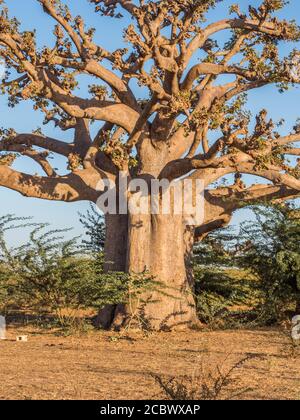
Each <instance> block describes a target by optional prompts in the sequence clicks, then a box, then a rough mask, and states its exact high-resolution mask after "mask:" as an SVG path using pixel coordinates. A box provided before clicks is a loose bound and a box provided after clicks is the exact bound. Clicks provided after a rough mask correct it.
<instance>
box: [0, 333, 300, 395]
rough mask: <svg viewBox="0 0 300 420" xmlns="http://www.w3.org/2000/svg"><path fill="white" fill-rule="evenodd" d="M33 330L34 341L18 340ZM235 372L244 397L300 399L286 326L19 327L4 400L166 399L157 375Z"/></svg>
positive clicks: (8, 359) (2, 379) (1, 387)
mask: <svg viewBox="0 0 300 420" xmlns="http://www.w3.org/2000/svg"><path fill="white" fill-rule="evenodd" d="M21 333H27V334H29V341H28V342H27V343H17V342H15V341H14V340H15V337H16V335H17V334H21ZM246 354H251V355H255V356H257V358H255V359H252V360H249V361H248V362H247V363H246V364H245V365H243V366H242V367H241V368H240V369H238V370H236V371H235V381H236V382H235V386H236V388H237V389H241V388H244V387H245V388H251V390H249V391H247V393H246V394H242V395H241V396H240V397H239V398H241V399H298V400H299V399H300V355H299V349H298V348H297V349H296V350H295V349H294V348H293V346H292V345H291V341H290V340H289V338H288V334H287V333H284V332H282V331H279V330H272V329H269V330H246V331H245V330H241V331H240V330H235V331H214V332H210V331H203V332H202V331H200V332H199V331H193V332H190V333H160V334H151V335H148V336H144V335H142V334H137V333H135V334H134V333H130V334H127V335H116V334H113V333H106V332H91V333H88V334H87V335H83V336H81V337H80V336H79V337H76V336H75V337H74V336H73V337H62V336H56V335H55V334H53V333H52V334H51V333H49V332H45V331H44V332H43V331H41V330H32V329H29V328H27V329H26V328H24V327H23V328H18V329H16V328H12V327H10V328H9V330H8V340H7V341H5V342H0V363H1V365H0V399H97V400H98V399H159V398H161V397H163V395H162V394H161V393H160V392H161V391H160V389H159V387H158V385H157V384H156V383H155V381H154V379H153V377H152V376H151V373H154V374H159V375H166V376H167V377H172V376H176V377H180V376H182V375H197V372H198V369H199V368H200V366H203V367H204V368H205V369H210V368H211V367H215V366H216V365H219V366H220V367H221V368H222V369H225V370H226V369H227V368H228V367H230V366H231V365H232V364H233V363H235V362H237V361H238V360H240V359H242V358H243V357H244V356H245V355H246Z"/></svg>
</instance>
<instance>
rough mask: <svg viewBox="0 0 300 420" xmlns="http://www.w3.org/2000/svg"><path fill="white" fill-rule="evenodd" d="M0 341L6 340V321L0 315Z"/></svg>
mask: <svg viewBox="0 0 300 420" xmlns="http://www.w3.org/2000/svg"><path fill="white" fill-rule="evenodd" d="M0 340H6V321H5V317H4V316H1V315H0Z"/></svg>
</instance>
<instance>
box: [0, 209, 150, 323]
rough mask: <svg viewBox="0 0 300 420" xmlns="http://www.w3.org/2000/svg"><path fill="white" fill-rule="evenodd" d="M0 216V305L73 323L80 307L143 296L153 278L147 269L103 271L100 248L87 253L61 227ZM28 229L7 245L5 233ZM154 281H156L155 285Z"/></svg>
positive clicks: (127, 301) (86, 307)
mask: <svg viewBox="0 0 300 420" xmlns="http://www.w3.org/2000/svg"><path fill="white" fill-rule="evenodd" d="M18 220H20V219H17V218H14V217H13V216H8V217H2V218H1V219H0V221H1V223H0V306H1V307H2V308H3V309H4V310H6V311H8V310H9V309H13V308H18V309H19V310H22V309H23V310H25V309H27V310H28V309H29V310H32V311H33V312H34V313H36V314H44V313H50V314H54V315H55V318H56V319H57V320H58V322H59V324H60V325H62V326H64V325H67V324H70V323H74V322H75V321H76V322H77V319H78V317H79V315H80V311H81V310H85V309H89V308H94V309H95V308H97V309H100V308H102V307H103V306H104V305H106V304H119V303H124V304H126V303H130V302H132V301H133V300H138V299H141V295H142V293H143V292H144V291H145V290H146V289H147V288H149V287H153V284H154V282H151V278H150V277H149V276H148V275H147V273H143V274H142V275H136V276H130V275H128V274H125V273H104V270H103V256H102V254H101V253H87V251H86V249H85V247H82V246H81V245H80V244H79V243H78V239H79V238H72V239H70V240H65V239H64V234H65V232H66V231H65V230H47V229H46V228H47V225H45V224H35V225H33V224H28V223H27V224H26V223H23V224H21V225H19V226H17V225H16V224H15V222H16V221H18ZM16 228H22V229H24V228H29V229H31V230H30V232H29V240H28V242H27V243H25V244H23V245H21V246H18V247H15V248H9V247H8V245H7V243H6V239H5V233H7V232H8V231H11V230H14V229H16ZM156 286H157V285H156Z"/></svg>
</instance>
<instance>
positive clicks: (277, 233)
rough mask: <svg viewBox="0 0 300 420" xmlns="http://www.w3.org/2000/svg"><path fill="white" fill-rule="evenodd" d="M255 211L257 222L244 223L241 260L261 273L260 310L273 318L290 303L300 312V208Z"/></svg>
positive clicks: (259, 208) (265, 208)
mask: <svg viewBox="0 0 300 420" xmlns="http://www.w3.org/2000/svg"><path fill="white" fill-rule="evenodd" d="M254 212H255V216H256V220H255V222H247V223H244V224H243V225H242V229H241V234H240V238H239V241H240V251H239V252H240V253H241V255H240V257H239V261H240V263H241V264H242V266H244V267H246V268H249V269H250V270H251V271H252V272H253V273H254V274H256V275H257V276H258V277H259V279H260V283H259V284H260V289H261V291H262V293H263V297H264V299H263V303H262V305H261V308H260V312H261V314H262V315H263V316H264V318H267V319H266V321H269V322H273V321H277V320H279V319H280V318H281V317H282V314H283V313H284V311H286V310H287V309H288V308H289V306H290V305H291V304H293V305H295V306H294V309H295V312H296V313H297V314H299V313H300V249H299V244H300V212H299V210H296V209H294V208H293V207H290V206H272V207H254ZM290 308H291V306H290Z"/></svg>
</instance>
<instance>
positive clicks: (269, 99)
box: [0, 0, 300, 244]
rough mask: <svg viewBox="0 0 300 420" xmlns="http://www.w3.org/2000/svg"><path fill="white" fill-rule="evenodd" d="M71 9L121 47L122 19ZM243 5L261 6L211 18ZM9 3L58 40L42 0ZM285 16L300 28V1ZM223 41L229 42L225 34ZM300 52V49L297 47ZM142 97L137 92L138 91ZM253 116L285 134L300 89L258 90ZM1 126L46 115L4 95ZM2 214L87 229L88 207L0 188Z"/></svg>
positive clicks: (24, 166)
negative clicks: (262, 115) (83, 220)
mask: <svg viewBox="0 0 300 420" xmlns="http://www.w3.org/2000/svg"><path fill="white" fill-rule="evenodd" d="M65 3H67V4H68V5H69V6H70V8H71V10H72V11H74V14H76V15H79V14H80V15H82V16H83V17H84V18H85V20H86V22H87V23H88V26H91V27H95V28H96V29H97V35H96V39H97V40H98V41H99V43H101V45H102V46H104V47H105V48H107V49H109V50H113V49H116V48H118V47H120V45H122V43H123V40H122V24H123V23H124V21H122V20H114V19H109V18H103V17H100V15H96V14H95V13H94V12H93V7H92V6H91V5H90V4H89V3H88V1H87V0H65ZM232 3H239V5H240V7H241V9H242V10H243V9H247V8H248V5H250V4H251V5H253V6H256V5H258V4H260V1H250V0H242V1H239V2H237V1H232V0H224V1H223V2H222V4H220V5H219V6H218V7H217V8H216V10H215V11H212V12H211V13H210V16H209V19H222V18H224V17H226V16H227V10H228V7H229V5H230V4H232ZM6 4H7V6H8V7H9V9H10V12H11V15H14V16H16V17H17V18H18V19H19V20H20V21H21V22H22V27H23V29H27V30H32V29H33V28H35V29H36V30H37V36H38V42H39V44H40V45H44V44H49V42H50V43H51V42H52V40H53V36H52V30H53V26H54V24H53V21H52V20H51V18H50V17H48V16H47V15H45V14H44V13H43V12H42V9H41V6H40V4H39V3H38V1H37V0H6ZM281 17H284V18H286V19H295V20H296V21H297V22H298V23H299V24H300V8H299V1H297V0H291V2H290V4H289V5H288V6H287V7H286V9H285V11H284V12H281ZM222 37H226V35H225V34H224V33H223V34H222ZM298 47H299V46H298ZM281 51H282V54H287V53H288V52H289V51H290V46H288V45H286V44H282V47H281ZM88 82H89V81H87V80H82V85H81V89H80V91H79V94H80V95H82V96H83V97H85V96H87V92H86V87H87V85H88ZM135 90H136V92H137V88H135ZM137 93H138V96H140V95H142V91H140V92H137ZM247 107H248V108H249V109H250V110H251V111H252V113H253V114H255V113H257V112H258V111H259V110H261V109H262V108H267V109H268V110H269V112H270V116H271V117H272V118H273V119H274V120H280V119H281V118H284V119H285V120H286V127H285V129H286V131H288V130H289V129H291V127H292V126H293V124H294V123H295V121H296V120H297V118H298V117H300V111H299V89H298V88H293V89H292V90H290V91H288V92H286V93H284V94H280V93H278V91H277V90H276V88H275V87H274V86H268V87H265V88H262V89H259V90H255V91H253V92H251V93H250V95H249V102H248V106H247ZM0 115H1V123H0V126H2V127H5V128H9V127H13V128H14V129H15V130H16V131H18V132H24V133H25V132H31V131H32V130H34V129H36V128H37V127H43V126H42V120H43V116H42V115H39V114H37V113H35V112H33V110H32V105H31V104H30V103H25V102H24V103H21V104H20V105H19V106H17V107H16V108H14V109H9V108H7V105H6V99H5V97H3V96H0ZM43 132H44V133H45V134H48V135H51V136H53V137H57V138H60V139H65V140H68V139H70V140H71V139H72V136H71V134H70V133H61V132H60V131H59V130H57V129H54V128H53V126H52V125H48V126H46V127H43ZM55 164H56V166H58V167H59V168H62V167H63V164H64V161H63V160H62V159H61V158H56V160H55ZM15 168H16V169H19V170H22V171H24V172H30V173H32V172H35V171H36V172H39V169H38V167H35V166H34V164H32V162H31V161H30V160H29V159H26V158H24V159H21V160H20V161H19V162H18V163H17V164H15ZM0 203H1V210H0V214H1V215H4V214H7V213H15V214H16V215H18V216H33V217H34V219H35V221H37V222H38V221H43V222H49V223H51V224H53V225H54V226H55V227H57V228H65V227H73V228H74V231H73V234H76V235H77V234H80V233H82V227H81V225H80V223H79V221H78V212H79V211H80V212H84V211H85V210H86V209H87V208H88V206H89V203H86V202H83V203H72V204H66V203H57V202H49V201H42V200H37V199H30V198H24V197H22V196H21V195H20V194H18V193H16V192H13V191H10V190H8V189H5V188H2V187H0ZM249 217H251V215H250V212H249V211H247V210H243V211H240V212H238V213H237V214H236V215H235V217H234V219H233V223H239V222H240V221H241V220H245V219H247V218H249ZM22 239H23V238H22V232H17V233H16V234H15V236H14V237H13V238H10V240H11V242H12V243H14V244H15V243H19V242H20V241H21V240H22Z"/></svg>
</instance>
